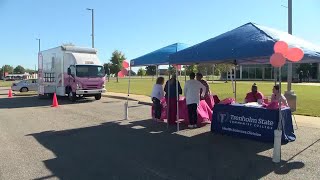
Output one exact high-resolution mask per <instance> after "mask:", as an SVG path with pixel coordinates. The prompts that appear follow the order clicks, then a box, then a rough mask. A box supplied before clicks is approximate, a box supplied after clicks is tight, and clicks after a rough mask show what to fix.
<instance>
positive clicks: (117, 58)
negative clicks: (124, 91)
mask: <svg viewBox="0 0 320 180" xmlns="http://www.w3.org/2000/svg"><path fill="white" fill-rule="evenodd" d="M125 59H126V57H125V55H124V54H123V53H122V52H121V51H118V50H115V51H114V52H113V53H112V57H111V59H110V62H111V66H110V73H111V74H114V75H115V76H116V77H117V82H119V78H118V72H119V71H121V69H122V62H123V61H124V60H125Z"/></svg>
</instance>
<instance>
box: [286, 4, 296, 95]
mask: <svg viewBox="0 0 320 180" xmlns="http://www.w3.org/2000/svg"><path fill="white" fill-rule="evenodd" d="M288 33H289V34H292V0H288ZM291 82H292V63H291V62H289V63H288V85H287V92H288V93H291V94H294V92H291Z"/></svg>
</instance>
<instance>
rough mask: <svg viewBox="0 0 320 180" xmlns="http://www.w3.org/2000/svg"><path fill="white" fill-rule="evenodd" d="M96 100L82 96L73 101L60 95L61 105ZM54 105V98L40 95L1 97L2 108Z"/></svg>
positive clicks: (59, 101)
mask: <svg viewBox="0 0 320 180" xmlns="http://www.w3.org/2000/svg"><path fill="white" fill-rule="evenodd" d="M92 101H95V99H94V98H92V97H88V98H82V99H79V100H77V101H76V102H71V101H69V100H68V98H67V97H58V103H59V105H65V104H75V103H77V104H79V103H88V102H92ZM51 105H52V99H49V98H48V99H39V98H38V96H19V97H13V98H7V97H6V98H0V109H15V108H26V107H41V106H47V107H50V106H51Z"/></svg>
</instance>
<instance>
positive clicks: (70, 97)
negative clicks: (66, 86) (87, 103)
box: [68, 91, 77, 102]
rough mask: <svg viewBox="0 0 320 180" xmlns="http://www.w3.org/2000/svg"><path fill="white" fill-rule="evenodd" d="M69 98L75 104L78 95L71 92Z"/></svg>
mask: <svg viewBox="0 0 320 180" xmlns="http://www.w3.org/2000/svg"><path fill="white" fill-rule="evenodd" d="M68 98H69V100H70V101H71V102H75V101H76V99H77V96H76V93H74V92H72V91H70V92H69V93H68Z"/></svg>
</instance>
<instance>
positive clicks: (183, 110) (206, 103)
mask: <svg viewBox="0 0 320 180" xmlns="http://www.w3.org/2000/svg"><path fill="white" fill-rule="evenodd" d="M217 98H218V97H217V96H215V97H214V96H210V97H208V98H206V99H204V100H201V101H200V103H199V106H198V109H197V111H198V124H201V123H210V122H211V119H212V108H213V106H214V104H215V100H216V99H217ZM161 104H162V107H163V108H162V113H161V119H162V120H164V119H167V103H166V99H165V98H163V99H162V100H161ZM170 106H171V105H170ZM151 114H152V117H154V116H153V114H154V113H153V106H152V109H151ZM179 119H183V120H184V123H185V124H189V115H188V108H187V104H186V99H185V97H180V99H179Z"/></svg>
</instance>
